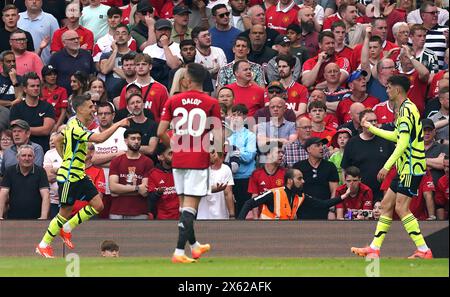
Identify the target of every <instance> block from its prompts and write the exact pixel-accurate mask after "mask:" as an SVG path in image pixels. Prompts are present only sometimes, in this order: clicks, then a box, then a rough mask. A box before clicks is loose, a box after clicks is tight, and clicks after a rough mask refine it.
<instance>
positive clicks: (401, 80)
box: [387, 75, 411, 93]
mask: <svg viewBox="0 0 450 297" xmlns="http://www.w3.org/2000/svg"><path fill="white" fill-rule="evenodd" d="M387 82H388V84H390V85H391V86H398V87H401V88H402V89H403V91H404V92H405V93H407V92H408V91H409V88H410V87H411V82H410V81H409V78H408V77H406V76H404V75H393V76H391V77H389V78H388V80H387Z"/></svg>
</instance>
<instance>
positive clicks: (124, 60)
mask: <svg viewBox="0 0 450 297" xmlns="http://www.w3.org/2000/svg"><path fill="white" fill-rule="evenodd" d="M135 55H136V53H135V52H132V51H130V52H128V53H127V54H125V55H123V56H122V57H121V58H120V62H119V63H118V65H121V66H120V67H121V70H122V71H121V72H122V73H123V76H122V77H121V79H120V80H118V81H116V83H115V85H114V86H113V89H112V90H110V91H108V97H109V98H113V103H114V106H119V101H120V92H121V91H122V89H123V88H124V87H126V86H128V85H129V84H131V83H132V82H134V81H135V80H136V64H135V63H134V57H135ZM118 72H120V71H118ZM139 90H140V87H139Z"/></svg>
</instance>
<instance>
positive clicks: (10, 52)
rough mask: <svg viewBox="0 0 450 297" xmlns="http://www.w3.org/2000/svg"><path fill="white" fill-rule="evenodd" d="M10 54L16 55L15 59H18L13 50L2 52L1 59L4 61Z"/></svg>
mask: <svg viewBox="0 0 450 297" xmlns="http://www.w3.org/2000/svg"><path fill="white" fill-rule="evenodd" d="M8 55H13V56H14V60H15V59H16V56H15V55H14V52H13V51H12V50H6V51H3V52H1V53H0V60H2V61H3V59H4V58H5V56H8Z"/></svg>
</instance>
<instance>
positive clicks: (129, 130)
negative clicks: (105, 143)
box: [123, 128, 142, 138]
mask: <svg viewBox="0 0 450 297" xmlns="http://www.w3.org/2000/svg"><path fill="white" fill-rule="evenodd" d="M132 134H139V135H140V136H141V137H142V132H141V131H139V130H138V129H136V128H127V129H126V130H125V132H123V138H128V136H129V135H132Z"/></svg>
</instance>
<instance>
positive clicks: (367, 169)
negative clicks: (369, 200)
mask: <svg viewBox="0 0 450 297" xmlns="http://www.w3.org/2000/svg"><path fill="white" fill-rule="evenodd" d="M359 118H360V121H361V120H362V119H363V118H365V119H366V120H367V121H369V122H371V123H373V124H374V125H375V124H376V123H377V116H376V114H375V113H374V112H373V111H372V110H364V111H363V112H361V113H360V114H359ZM394 149H395V144H394V143H393V142H391V141H388V140H385V139H383V138H381V137H378V136H375V135H373V134H372V133H371V132H369V131H368V129H367V128H364V127H362V132H361V133H360V134H359V135H356V136H353V137H352V138H351V139H350V140H349V141H348V142H347V145H346V146H345V149H344V156H343V158H342V163H341V167H342V169H344V170H345V169H346V168H348V167H350V166H355V167H358V168H359V169H360V170H361V182H363V183H364V184H366V185H368V186H369V187H370V188H371V189H372V192H373V200H374V201H376V200H381V199H382V198H383V192H382V191H381V190H380V186H381V183H380V182H379V181H378V180H377V174H378V172H379V171H380V169H381V168H382V167H383V165H384V163H386V161H387V159H389V157H390V156H391V154H392V152H393V151H394Z"/></svg>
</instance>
